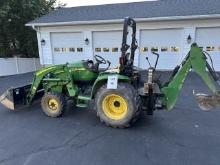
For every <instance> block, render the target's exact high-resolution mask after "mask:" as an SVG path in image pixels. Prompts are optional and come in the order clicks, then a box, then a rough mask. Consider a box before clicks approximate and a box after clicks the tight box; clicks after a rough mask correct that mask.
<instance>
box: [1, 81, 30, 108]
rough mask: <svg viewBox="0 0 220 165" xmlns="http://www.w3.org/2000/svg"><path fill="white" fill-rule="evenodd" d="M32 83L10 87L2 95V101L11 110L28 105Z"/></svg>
mask: <svg viewBox="0 0 220 165" xmlns="http://www.w3.org/2000/svg"><path fill="white" fill-rule="evenodd" d="M30 88H31V85H25V86H23V87H18V88H10V89H8V90H7V91H6V92H5V93H3V94H2V95H1V96H0V103H1V104H3V105H4V106H5V107H7V108H8V109H11V110H15V109H18V108H19V107H20V106H21V105H26V100H27V94H28V92H29V90H30Z"/></svg>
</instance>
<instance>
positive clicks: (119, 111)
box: [102, 94, 128, 120]
mask: <svg viewBox="0 0 220 165" xmlns="http://www.w3.org/2000/svg"><path fill="white" fill-rule="evenodd" d="M102 109H103V111H104V113H105V115H106V116H107V117H108V118H110V119H112V120H121V119H123V118H124V117H125V116H126V114H127V112H128V105H127V101H126V100H125V99H124V98H123V97H121V96H119V95H116V94H111V95H108V96H106V97H105V98H104V99H103V102H102Z"/></svg>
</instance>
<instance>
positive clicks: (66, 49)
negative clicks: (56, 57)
mask: <svg viewBox="0 0 220 165" xmlns="http://www.w3.org/2000/svg"><path fill="white" fill-rule="evenodd" d="M61 49H62V52H69V49H68V48H61Z"/></svg>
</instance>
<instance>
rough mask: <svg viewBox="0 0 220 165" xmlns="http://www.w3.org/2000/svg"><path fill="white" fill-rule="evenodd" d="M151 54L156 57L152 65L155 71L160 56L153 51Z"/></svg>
mask: <svg viewBox="0 0 220 165" xmlns="http://www.w3.org/2000/svg"><path fill="white" fill-rule="evenodd" d="M151 53H152V54H154V55H156V56H157V59H156V62H155V65H154V68H155V69H156V68H157V64H158V60H159V57H160V55H159V54H158V53H155V52H153V51H152V52H151Z"/></svg>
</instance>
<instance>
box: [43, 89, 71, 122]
mask: <svg viewBox="0 0 220 165" xmlns="http://www.w3.org/2000/svg"><path fill="white" fill-rule="evenodd" d="M66 104H67V102H66V100H65V97H64V96H63V95H62V94H57V93H46V94H45V95H44V96H43V97H42V99H41V107H42V110H43V112H44V113H45V114H46V115H47V116H49V117H53V118H55V117H60V116H62V115H63V114H64V112H65V109H66Z"/></svg>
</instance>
